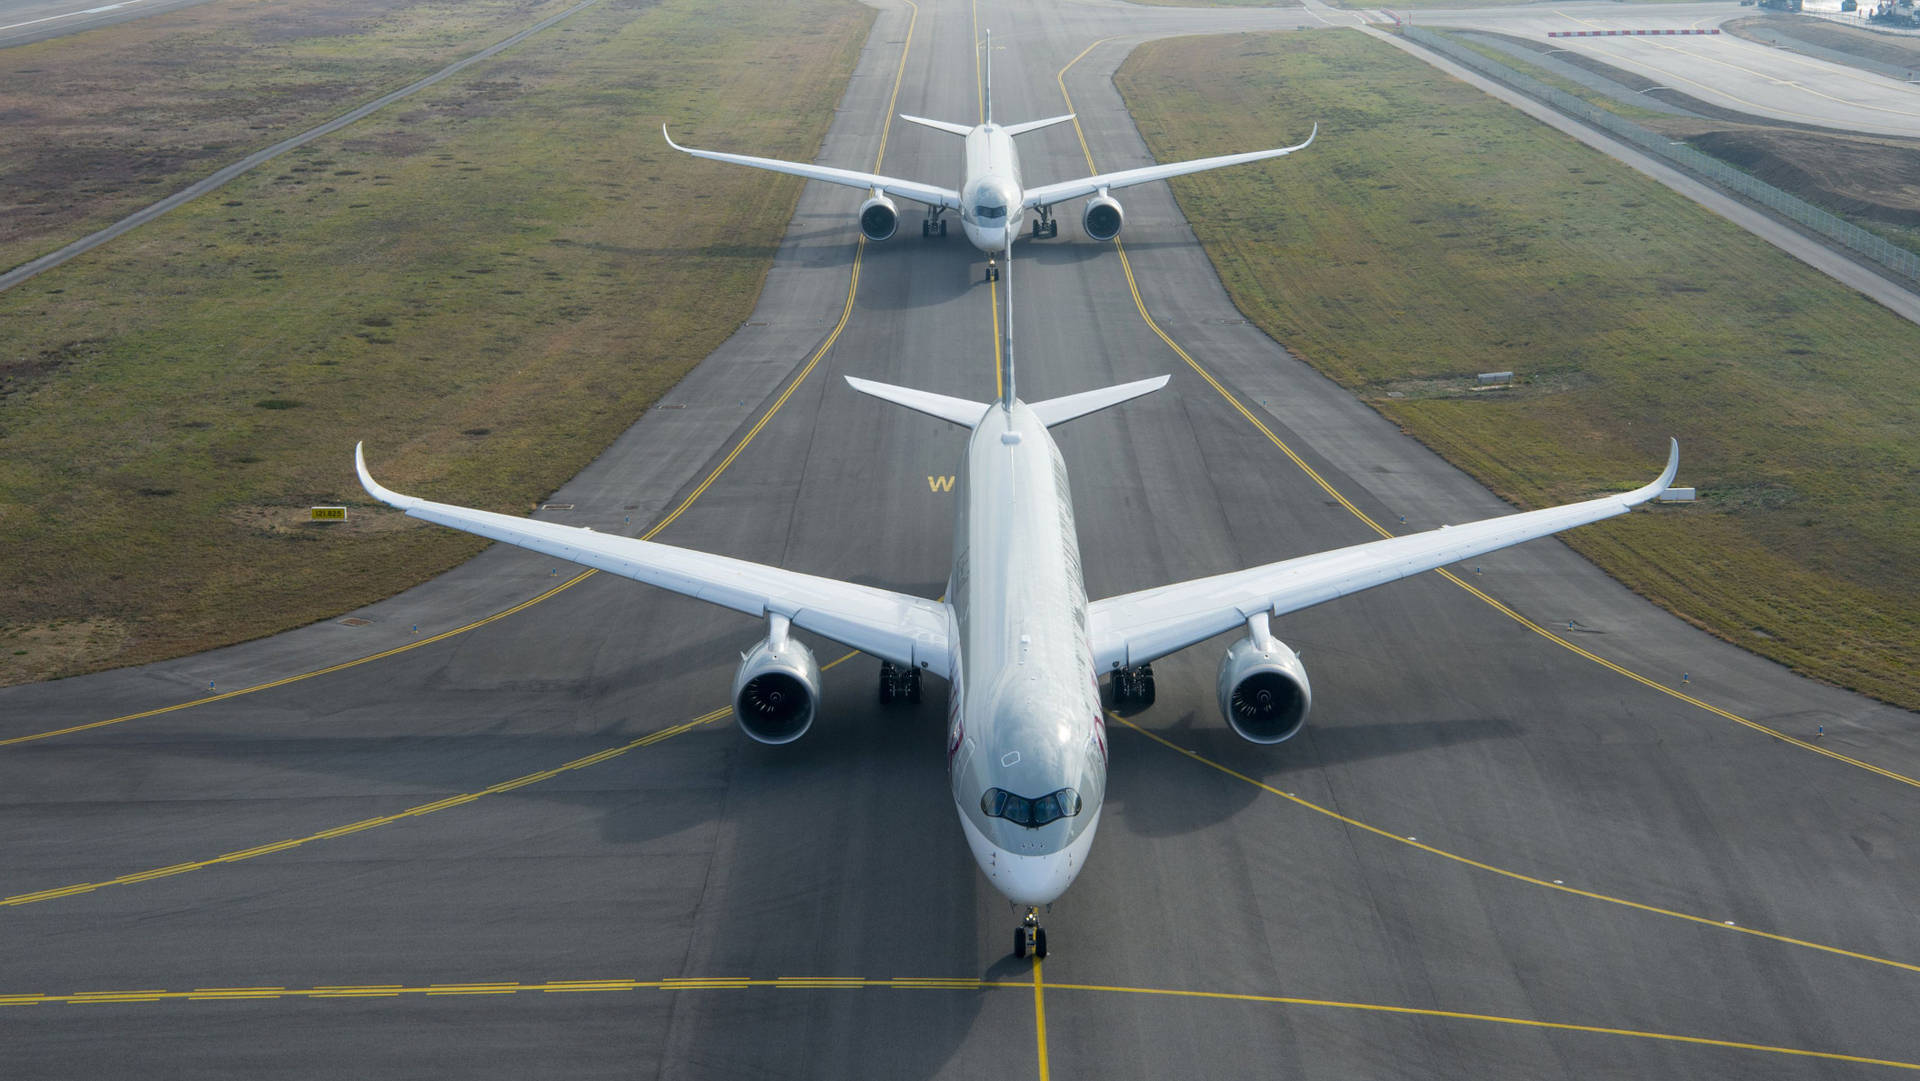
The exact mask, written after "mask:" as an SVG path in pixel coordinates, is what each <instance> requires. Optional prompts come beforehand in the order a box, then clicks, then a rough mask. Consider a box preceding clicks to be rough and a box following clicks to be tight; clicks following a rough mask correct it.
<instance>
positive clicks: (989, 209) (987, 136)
mask: <svg viewBox="0 0 1920 1081" xmlns="http://www.w3.org/2000/svg"><path fill="white" fill-rule="evenodd" d="M986 112H987V119H986V122H985V123H983V124H979V125H976V126H973V127H968V126H967V125H964V124H949V123H947V122H946V121H944V120H928V119H926V118H925V117H919V116H908V115H906V114H905V113H902V114H900V119H902V120H906V121H909V122H911V123H915V124H919V125H922V126H923V127H929V128H933V129H934V130H935V131H944V132H947V133H949V134H952V135H958V136H960V137H962V138H964V139H966V141H967V146H966V161H965V163H964V164H963V165H962V166H961V169H960V186H959V187H958V188H943V187H940V186H939V185H937V184H923V183H921V182H919V181H917V180H901V179H899V178H898V177H891V176H881V175H879V174H877V173H862V172H857V171H855V170H852V169H834V168H831V167H829V166H825V165H807V164H803V163H800V162H793V161H778V160H775V159H773V158H756V157H751V156H749V155H746V154H722V153H718V152H716V151H712V150H695V149H693V148H692V147H686V146H681V145H680V144H679V143H676V142H674V141H673V136H671V135H668V134H667V129H666V125H664V124H663V125H661V127H660V134H661V135H663V136H665V137H666V140H667V145H668V146H671V147H673V148H674V149H675V150H679V151H683V152H685V153H688V154H692V155H693V156H694V157H697V158H709V159H712V160H713V161H730V162H733V163H734V164H735V165H750V166H752V167H754V168H756V169H769V170H772V171H773V172H776V173H788V174H791V175H793V176H803V177H806V178H807V179H809V180H824V181H826V182H828V183H830V184H844V185H846V186H847V187H850V188H866V189H867V200H866V202H864V203H861V204H860V213H859V220H860V231H861V232H862V233H864V234H866V237H867V239H868V240H886V239H888V238H889V237H891V236H893V234H894V231H895V230H896V229H897V228H898V227H899V224H900V211H899V208H898V207H897V206H895V205H894V202H893V198H892V197H893V196H896V195H898V196H901V197H903V198H907V199H911V200H913V201H914V202H916V203H923V204H925V205H926V208H927V213H926V218H925V219H924V220H922V221H921V223H920V235H921V236H923V237H926V236H946V235H947V223H946V222H945V221H943V220H941V215H942V214H943V213H945V212H946V211H949V210H954V211H958V212H959V214H960V227H961V229H962V230H963V231H965V233H966V234H967V239H968V240H969V241H971V242H972V243H973V246H974V247H976V248H979V249H980V250H981V251H983V252H986V253H987V256H988V260H989V261H988V266H987V275H986V276H987V280H989V281H993V280H995V279H997V278H999V276H1000V274H999V271H998V269H997V267H996V265H995V264H994V263H993V262H992V257H993V256H994V255H995V254H996V253H998V252H1001V251H1005V250H1007V249H1008V248H1010V247H1012V244H1013V240H1014V239H1015V238H1016V237H1018V236H1019V235H1020V230H1021V224H1022V222H1023V221H1024V220H1025V217H1026V212H1027V211H1029V210H1036V211H1038V212H1039V214H1038V216H1037V217H1035V218H1034V221H1033V236H1034V237H1035V238H1036V239H1038V238H1041V237H1052V236H1058V235H1059V233H1060V223H1059V222H1057V221H1054V220H1053V208H1054V206H1055V204H1058V203H1064V202H1067V201H1069V200H1072V199H1079V198H1081V197H1083V196H1088V195H1091V196H1093V198H1091V199H1088V200H1087V205H1086V209H1084V210H1083V211H1081V214H1080V226H1081V228H1083V229H1085V230H1086V233H1087V235H1088V236H1090V237H1092V238H1093V239H1095V240H1112V239H1113V238H1114V237H1117V236H1119V235H1120V227H1121V224H1122V222H1123V221H1124V218H1125V215H1124V214H1123V213H1122V211H1121V209H1120V203H1119V201H1118V200H1116V199H1115V198H1114V197H1113V196H1112V195H1111V194H1110V192H1113V191H1116V190H1118V189H1120V188H1128V187H1132V186H1133V185H1135V184H1145V183H1148V182H1150V181H1154V180H1166V179H1168V178H1169V177H1176V176H1185V175H1186V174H1188V173H1200V172H1205V171H1207V170H1209V169H1219V168H1222V167H1224V166H1228V165H1242V164H1245V163H1247V162H1250V161H1261V160H1264V159H1266V158H1277V157H1281V156H1283V155H1286V154H1291V153H1293V152H1294V151H1296V150H1303V149H1305V148H1306V147H1307V146H1308V145H1310V144H1311V143H1312V142H1313V140H1314V137H1315V136H1317V135H1318V134H1319V133H1320V126H1319V125H1318V124H1315V125H1314V127H1313V134H1311V135H1308V136H1307V141H1306V142H1304V143H1300V144H1299V145H1297V146H1283V147H1280V148H1279V149H1276V150H1255V151H1251V152H1249V153H1245V154H1224V155H1221V156H1219V157H1213V158H1200V159H1197V160H1194V161H1182V162H1174V163H1171V164H1167V165H1149V166H1146V167H1144V168H1140V169H1126V170H1123V171H1121V172H1117V173H1101V174H1099V175H1098V176H1089V177H1086V178H1084V179H1081V180H1068V181H1063V182H1061V183H1058V184H1043V185H1041V186H1040V187H1037V188H1025V187H1022V186H1021V181H1020V155H1019V154H1018V153H1017V152H1016V151H1015V150H1014V146H1013V137H1014V136H1016V135H1024V134H1025V133H1027V132H1030V131H1038V130H1040V129H1041V128H1045V127H1050V126H1052V125H1054V124H1063V123H1065V122H1067V121H1069V120H1072V119H1073V114H1072V113H1068V114H1066V115H1065V116H1053V117H1048V118H1047V119H1045V120H1030V121H1027V122H1026V123H1024V124H1008V125H1006V126H1004V127H1003V126H1001V125H999V124H996V123H994V122H993V34H992V33H991V32H989V33H988V34H987V67H986Z"/></svg>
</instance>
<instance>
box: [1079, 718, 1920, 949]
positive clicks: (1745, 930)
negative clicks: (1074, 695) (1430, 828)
mask: <svg viewBox="0 0 1920 1081" xmlns="http://www.w3.org/2000/svg"><path fill="white" fill-rule="evenodd" d="M1107 716H1108V717H1109V718H1111V719H1112V720H1113V721H1114V722H1116V723H1118V724H1123V725H1125V726H1127V727H1128V728H1131V729H1132V730H1134V731H1135V732H1138V733H1140V734H1141V735H1143V736H1145V737H1147V738H1148V739H1150V740H1152V741H1154V742H1155V743H1158V744H1160V745H1161V746H1162V747H1165V748H1167V749H1168V750H1171V751H1174V752H1176V753H1178V754H1182V755H1185V756H1186V757H1188V758H1191V759H1192V760H1194V761H1195V762H1198V763H1200V764H1201V765H1203V766H1209V767H1211V768H1213V769H1216V770H1219V771H1220V772H1221V773H1224V774H1226V775H1227V776H1229V777H1232V778H1233V779H1235V780H1237V781H1245V782H1246V783H1248V784H1250V785H1253V786H1254V787H1256V788H1258V789H1260V790H1261V791H1263V792H1267V793H1269V794H1271V795H1275V796H1279V797H1280V798H1281V799H1283V800H1286V801H1287V802H1289V803H1292V804H1294V805H1295V806H1298V807H1302V808H1305V809H1306V810H1309V811H1312V812H1313V813H1315V814H1319V815H1325V816H1326V817H1328V818H1331V819H1333V820H1334V821H1336V822H1341V823H1344V824H1345V825H1348V826H1351V827H1352V828H1354V829H1357V830H1362V831H1364V832H1367V833H1371V834H1373V835H1374V836H1375V837H1381V838H1384V839H1386V840H1389V841H1392V842H1393V843H1395V844H1398V845H1405V846H1406V847H1408V848H1416V849H1419V850H1420V851H1422V852H1425V853H1427V854H1428V855H1431V856H1439V857H1440V858H1441V859H1445V860H1452V861H1453V862H1455V863H1459V864H1464V865H1466V866H1468V867H1472V868H1475V869H1476V870H1481V871H1486V872H1487V873H1489V874H1495V875H1499V876H1500V877H1502V878H1507V879H1511V880H1513V881H1515V882H1524V883H1526V884H1527V885H1529V886H1539V887H1541V888H1542V889H1549V890H1555V891H1557V892H1560V893H1565V894H1570V895H1572V896H1575V897H1585V898H1587V899H1588V900H1590V901H1604V902H1606V903H1607V904H1610V905H1620V906H1621V907H1623V908H1631V909H1635V910H1636V911H1640V912H1646V913H1650V914H1652V915H1656V916H1666V917H1668V918H1669V919H1676V920H1685V921H1686V922H1688V923H1694V924H1699V925H1700V926H1702V927H1712V928H1715V929H1717V930H1721V931H1737V932H1739V933H1740V934H1743V935H1751V936H1753V937H1755V938H1764V939H1766V940H1768V941H1770V942H1779V943H1783V944H1785V945H1788V946H1799V947H1801V948H1803V949H1809V950H1818V951H1820V952H1821V953H1830V954H1833V955H1835V956H1837V957H1846V958H1851V959H1852V960H1855V961H1866V962H1869V963H1871V964H1876V965H1885V966H1887V967H1888V968H1898V969H1905V970H1906V971H1908V972H1920V964H1913V963H1911V962H1907V961H1896V960H1894V959H1893V958H1890V957H1880V956H1877V955H1875V954H1871V953H1861V952H1859V951H1858V950H1848V949H1842V948H1840V947H1838V946H1826V945H1822V944H1821V943H1818V942H1810V941H1808V940H1806V939H1804V938H1793V937H1791V936H1789V935H1780V934H1774V933H1773V932H1771V931H1761V930H1756V929H1755V928H1752V927H1742V926H1740V925H1739V924H1738V923H1737V922H1735V921H1731V920H1727V919H1724V918H1722V919H1713V918H1710V917H1707V916H1695V915H1692V914H1690V913H1686V912H1678V911H1675V910H1674V909H1671V908H1661V907H1660V906H1658V905H1649V904H1644V903H1642V902H1640V901H1629V900H1627V899H1626V898H1624V897H1615V896H1613V895H1611V894H1606V893H1600V892H1598V891H1596V890H1583V889H1581V888H1579V887H1577V886H1569V885H1567V884H1566V883H1565V882H1553V881H1549V880H1547V879H1544V878H1536V877H1534V876H1533V875H1529V874H1523V873H1521V872H1519V871H1510V870H1507V869H1506V868H1504V867H1499V866H1496V865H1494V864H1491V863H1485V862H1483V861H1481V860H1476V859H1473V858H1472V857H1470V856H1462V855H1460V854H1459V853H1457V852H1450V851H1448V850H1446V849H1444V848H1439V847H1437V846H1434V845H1430V844H1427V843H1426V842H1425V841H1419V840H1415V839H1414V838H1412V837H1408V836H1405V835H1402V834H1398V833H1394V832H1392V831H1390V830H1384V829H1381V828H1380V827H1379V826H1374V825H1370V824H1368V823H1366V822H1362V821H1360V820H1359V819H1357V818H1352V817H1349V816H1347V815H1344V814H1341V813H1340V812H1339V811H1336V810H1333V809H1332V808H1330V807H1322V806H1321V805H1319V804H1317V803H1315V802H1313V801H1312V800H1309V799H1304V798H1302V797H1300V796H1296V795H1294V794H1293V793H1292V792H1287V791H1283V790H1281V789H1278V788H1275V787H1274V786H1272V785H1270V784H1268V783H1266V782H1265V781H1262V780H1260V779H1258V778H1256V777H1249V776H1247V775H1246V774H1244V773H1241V772H1240V771H1239V770H1236V769H1234V768H1233V767H1231V766H1226V765H1222V764H1221V763H1219V762H1215V761H1214V760H1213V759H1211V758H1208V757H1207V756H1206V755H1203V754H1201V753H1200V752H1198V751H1194V750H1191V749H1189V748H1186V747H1182V746H1181V745H1179V744H1178V743H1175V742H1173V741H1172V740H1170V739H1168V738H1167V737H1165V736H1163V735H1161V734H1159V733H1158V732H1154V731H1151V730H1149V729H1146V728H1142V727H1141V726H1140V725H1138V724H1135V723H1134V722H1133V721H1130V720H1128V719H1127V718H1125V717H1122V716H1120V715H1119V714H1118V713H1111V712H1110V713H1108V714H1107Z"/></svg>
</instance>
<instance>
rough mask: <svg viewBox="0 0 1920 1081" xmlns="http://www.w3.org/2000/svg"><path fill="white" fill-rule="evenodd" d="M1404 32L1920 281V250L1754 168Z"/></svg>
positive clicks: (1440, 40) (1414, 29)
mask: <svg viewBox="0 0 1920 1081" xmlns="http://www.w3.org/2000/svg"><path fill="white" fill-rule="evenodd" d="M1401 33H1403V34H1405V35H1406V36H1407V38H1408V39H1409V40H1412V41H1416V42H1418V43H1420V44H1421V45H1424V46H1426V47H1427V48H1429V49H1432V50H1433V51H1434V52H1437V53H1440V54H1442V55H1443V56H1446V57H1447V58H1448V59H1450V60H1455V61H1458V62H1459V63H1461V64H1463V65H1465V66H1467V67H1469V68H1472V69H1473V70H1475V71H1477V72H1479V73H1480V74H1482V75H1485V76H1487V77H1488V78H1490V79H1493V80H1495V81H1496V82H1501V83H1505V84H1506V85H1507V86H1510V87H1512V88H1513V89H1515V90H1518V91H1519V92H1521V93H1522V94H1525V95H1527V96H1528V97H1530V98H1533V99H1534V100H1535V101H1539V102H1542V103H1543V104H1546V105H1550V106H1552V107H1553V108H1555V109H1558V110H1559V111H1560V112H1563V113H1566V114H1567V115H1568V116H1571V117H1573V118H1575V119H1577V120H1582V121H1585V122H1586V123H1588V124H1592V125H1593V126H1594V127H1596V128H1600V129H1601V130H1603V131H1606V132H1608V133H1609V134H1612V135H1616V136H1619V137H1620V138H1622V139H1625V140H1626V141H1628V142H1630V143H1632V144H1634V145H1635V146H1638V147H1640V148H1641V149H1643V150H1648V151H1651V152H1652V153H1654V154H1657V155H1659V156H1660V157H1662V158H1665V159H1666V160H1667V161H1670V162H1672V163H1673V164H1675V165H1677V166H1679V167H1680V168H1682V169H1685V170H1686V171H1687V172H1690V173H1692V174H1694V175H1695V176H1698V177H1701V178H1703V179H1706V180H1709V181H1712V182H1713V183H1715V184H1718V185H1719V186H1720V187H1723V188H1725V189H1727V190H1728V191H1731V192H1734V193H1735V194H1738V195H1740V196H1742V197H1744V198H1746V199H1748V200H1750V201H1752V202H1754V203H1756V204H1758V205H1760V206H1762V207H1764V208H1766V209H1767V210H1769V211H1771V212H1772V213H1774V214H1777V215H1779V216H1780V217H1783V218H1785V219H1787V220H1788V221H1791V222H1794V223H1796V224H1798V225H1801V226H1803V227H1805V228H1807V229H1809V230H1811V231H1813V232H1815V233H1818V234H1819V235H1821V236H1824V237H1826V238H1827V239H1829V240H1832V241H1834V242H1836V243H1838V244H1840V245H1842V246H1844V247H1846V248H1849V249H1851V250H1852V251H1855V252H1858V253H1859V254H1861V255H1864V256H1866V257H1867V258H1869V259H1871V260H1873V261H1874V262H1876V263H1878V264H1880V265H1881V266H1884V267H1886V268H1887V269H1889V270H1892V271H1894V272H1895V273H1897V274H1900V275H1903V276H1904V277H1905V278H1906V279H1907V280H1908V281H1909V282H1920V254H1916V253H1914V252H1911V251H1908V250H1907V249H1905V248H1903V247H1900V246H1899V245H1898V244H1894V243H1891V242H1889V241H1887V240H1885V239H1883V238H1881V237H1878V236H1875V235H1874V234H1872V233H1870V232H1868V231H1866V230H1865V229H1862V228H1860V227H1859V226H1857V225H1854V224H1853V223H1851V222H1848V221H1844V220H1842V219H1841V218H1839V217H1836V216H1835V215H1833V214H1831V213H1829V212H1827V211H1825V210H1822V209H1820V208H1819V207H1817V206H1814V205H1813V204H1812V203H1809V202H1807V201H1806V200H1805V199H1802V198H1800V197H1799V196H1796V195H1789V194H1788V193H1786V192H1784V191H1781V190H1780V189H1779V188H1776V187H1774V186H1773V185H1771V184H1768V183H1766V182H1765V181H1762V180H1760V179H1758V178H1756V177H1754V176H1753V175H1752V174H1750V173H1744V172H1741V171H1740V170H1739V169H1736V168H1734V167H1733V166H1731V165H1728V164H1727V163H1726V162H1724V161H1721V160H1719V159H1718V158H1714V157H1710V156H1708V155H1706V154H1702V153H1701V152H1700V151H1698V150H1695V149H1694V148H1692V147H1690V146H1688V145H1687V144H1685V143H1681V142H1676V141H1674V140H1672V139H1669V138H1667V137H1666V136H1665V135H1662V134H1660V133H1659V132H1657V131H1653V130H1651V129H1648V128H1644V127H1641V126H1640V125H1639V124H1636V123H1634V122H1633V121H1631V120H1627V119H1625V118H1624V117H1621V116H1619V115H1616V114H1614V113H1610V112H1608V111H1607V110H1605V109H1602V108H1599V107H1597V106H1594V105H1590V104H1588V103H1587V102H1584V101H1582V100H1580V99H1579V98H1576V97H1574V96H1573V95H1572V94H1569V93H1567V92H1566V91H1564V90H1561V89H1559V88H1558V87H1554V86H1549V85H1547V84H1546V83H1543V82H1541V81H1540V80H1538V79H1535V78H1533V77H1532V76H1529V75H1526V74H1524V73H1522V72H1519V71H1515V70H1514V69H1513V68H1510V67H1508V66H1507V65H1505V64H1502V63H1500V62H1499V61H1498V60H1494V59H1492V58H1490V57H1487V56H1483V55H1482V54H1480V53H1477V52H1475V51H1474V50H1472V49H1469V48H1467V47H1466V46H1464V45H1462V44H1460V43H1459V42H1457V41H1454V40H1453V39H1451V38H1448V37H1447V36H1445V35H1443V34H1437V33H1434V32H1433V31H1431V30H1427V29H1424V28H1422V27H1418V26H1412V25H1407V26H1403V27H1401Z"/></svg>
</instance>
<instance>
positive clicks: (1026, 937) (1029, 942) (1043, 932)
mask: <svg viewBox="0 0 1920 1081" xmlns="http://www.w3.org/2000/svg"><path fill="white" fill-rule="evenodd" d="M1028 954H1032V955H1033V956H1034V957H1035V958H1037V959H1039V960H1043V961H1044V960H1046V957H1047V929H1046V928H1044V927H1042V926H1040V910H1039V909H1038V908H1036V907H1034V906H1033V905H1028V906H1027V915H1026V918H1025V919H1022V920H1021V921H1020V926H1018V927H1016V928H1014V929H1013V955H1014V956H1015V957H1025V956H1026V955H1028Z"/></svg>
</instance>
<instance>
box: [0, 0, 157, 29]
mask: <svg viewBox="0 0 1920 1081" xmlns="http://www.w3.org/2000/svg"><path fill="white" fill-rule="evenodd" d="M142 2H143V0H123V2H121V3H118V4H108V5H107V6H106V7H103V8H88V9H86V10H85V11H63V12H61V13H60V14H58V15H45V16H42V17H40V18H38V19H28V20H27V21H26V22H23V23H8V24H7V25H5V26H0V30H18V29H19V28H21V27H23V26H38V25H40V24H41V23H50V22H57V21H58V20H60V19H71V18H73V17H75V16H77V15H98V14H100V13H102V12H106V11H118V10H120V9H121V8H124V7H132V6H133V5H135V4H138V3H142Z"/></svg>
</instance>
